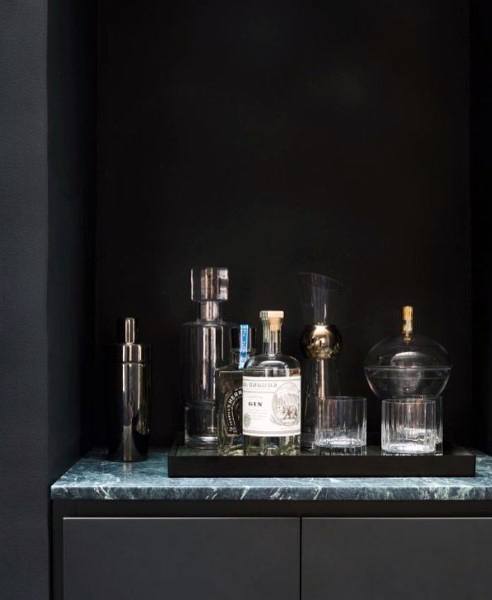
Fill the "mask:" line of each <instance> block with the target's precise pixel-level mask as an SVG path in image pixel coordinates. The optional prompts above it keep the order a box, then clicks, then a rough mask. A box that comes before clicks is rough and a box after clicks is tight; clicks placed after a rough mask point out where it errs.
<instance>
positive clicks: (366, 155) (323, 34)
mask: <svg viewBox="0 0 492 600" xmlns="http://www.w3.org/2000/svg"><path fill="white" fill-rule="evenodd" d="M100 7H101V10H100V21H99V32H100V54H99V84H100V85H99V131H98V140H99V156H98V160H99V180H98V211H97V246H96V247H97V250H96V252H97V275H96V303H95V306H96V341H97V344H98V346H99V349H101V348H102V346H103V345H104V344H105V343H107V342H109V341H111V340H112V339H113V338H114V323H115V321H116V319H117V317H120V316H125V315H135V316H137V317H140V322H141V337H142V339H143V340H144V341H146V342H149V343H151V344H152V347H153V425H152V432H153V433H152V436H153V442H154V443H158V444H160V443H165V442H169V441H171V439H172V436H173V433H174V432H175V430H176V429H177V428H179V427H180V426H181V420H182V409H181V407H180V405H179V400H178V377H177V368H178V338H179V329H180V324H181V323H182V322H184V321H186V320H189V319H190V318H194V316H195V311H196V307H194V306H193V305H192V303H191V302H190V300H189V296H190V289H189V287H190V286H189V269H190V267H191V266H193V265H196V264H199V265H200V264H201V265H220V266H228V267H229V269H230V281H231V285H230V297H231V300H230V302H229V303H228V304H227V305H226V306H225V307H224V312H225V315H226V317H228V318H230V319H231V320H234V321H250V322H256V320H257V315H258V311H259V310H260V309H262V308H283V309H285V311H286V319H285V326H284V331H285V336H284V339H285V343H284V348H285V350H286V351H287V352H288V353H292V354H295V355H299V347H298V338H299V335H300V331H301V328H302V325H303V323H302V318H301V314H300V309H299V305H298V297H297V281H296V273H297V271H299V270H312V271H318V272H321V273H327V274H330V275H332V276H335V277H337V278H339V279H341V280H342V281H343V282H344V283H345V285H346V290H345V293H344V294H343V296H342V298H341V299H340V302H339V303H338V306H337V307H336V309H335V310H334V313H333V316H332V320H333V321H334V322H335V323H336V324H337V325H339V327H340V329H341V332H342V335H343V337H344V342H345V348H344V351H343V357H342V382H343V387H344V391H345V393H357V394H367V395H370V392H369V390H368V387H367V385H366V383H365V381H364V376H363V372H362V364H363V360H364V357H365V355H366V353H367V351H368V350H369V348H370V347H371V346H372V345H373V344H374V343H375V342H377V341H378V340H379V339H380V338H382V337H384V336H387V335H392V334H397V333H398V331H399V329H400V307H401V306H402V305H403V304H407V303H410V304H413V305H414V306H415V312H416V328H417V329H418V331H420V332H421V333H424V334H426V335H428V336H431V337H433V338H435V339H437V340H439V341H440V342H441V343H442V344H443V345H444V346H445V347H446V348H448V350H449V352H450V355H451V358H452V361H453V364H454V371H453V374H452V378H451V382H450V385H449V388H448V391H447V392H446V398H445V404H446V411H445V415H446V437H447V438H448V439H450V438H451V437H452V436H453V435H456V437H457V438H458V439H459V440H460V441H463V442H465V443H466V442H470V441H471V439H472V413H473V410H474V398H473V396H472V394H471V383H472V382H471V366H472V357H471V255H470V252H471V247H470V243H471V242H470V202H469V164H468V163H469V140H468V132H469V128H468V126H469V20H468V3H467V2H463V1H429V0H420V1H419V0H413V1H411V2H401V1H400V0H394V1H378V2H367V1H366V0H348V1H346V2H343V3H340V2H319V3H311V2H305V1H303V0H288V1H286V2H282V3H278V2H273V1H268V0H261V1H253V2H240V1H233V2H231V1H226V0H221V1H211V2H206V3H204V2H198V1H197V2H190V1H186V2H173V3H171V2H150V1H149V2H138V3H137V2H134V1H127V0H118V1H112V0H106V1H103V2H102V3H101V5H100ZM369 412H370V417H369V421H370V429H372V430H374V431H375V430H377V429H378V428H379V414H378V403H377V402H376V401H375V400H373V401H372V403H371V405H370V411H369ZM92 414H93V415H94V418H93V419H92V423H93V426H94V431H93V434H92V438H93V441H95V442H96V443H102V442H104V411H103V398H102V396H101V395H99V396H96V397H95V398H94V405H93V407H92Z"/></svg>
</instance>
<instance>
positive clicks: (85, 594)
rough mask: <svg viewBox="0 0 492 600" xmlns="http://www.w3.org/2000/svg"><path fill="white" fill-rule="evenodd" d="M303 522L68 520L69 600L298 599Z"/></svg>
mask: <svg viewBox="0 0 492 600" xmlns="http://www.w3.org/2000/svg"><path fill="white" fill-rule="evenodd" d="M299 523H300V522H299V519H295V518H122V519H115V518H66V519H64V523H63V580H64V600H135V599H137V598H142V599H144V600H154V599H155V600H157V599H158V600H164V599H167V598H169V599H171V598H180V600H196V599H197V598H199V599H200V600H231V598H234V599H236V600H251V599H252V598H254V600H275V599H276V598H279V599H282V600H299V576H300V564H299V562H300V554H299V530H300V527H299Z"/></svg>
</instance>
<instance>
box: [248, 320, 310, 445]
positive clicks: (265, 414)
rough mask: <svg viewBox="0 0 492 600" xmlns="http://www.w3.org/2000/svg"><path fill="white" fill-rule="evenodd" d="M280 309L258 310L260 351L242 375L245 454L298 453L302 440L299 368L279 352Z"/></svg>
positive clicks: (293, 361)
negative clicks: (261, 340)
mask: <svg viewBox="0 0 492 600" xmlns="http://www.w3.org/2000/svg"><path fill="white" fill-rule="evenodd" d="M283 317H284V313H283V311H279V310H265V311H262V312H261V313H260V318H261V321H262V325H263V351H262V353H261V354H259V355H257V356H253V357H252V358H250V359H249V360H248V362H247V363H246V367H245V372H244V375H243V436H244V450H245V454H246V455H264V456H276V455H281V454H297V453H298V452H299V449H300V441H301V368H300V365H299V361H298V360H297V359H296V358H294V357H293V356H286V355H283V354H282V353H281V330H282V320H283Z"/></svg>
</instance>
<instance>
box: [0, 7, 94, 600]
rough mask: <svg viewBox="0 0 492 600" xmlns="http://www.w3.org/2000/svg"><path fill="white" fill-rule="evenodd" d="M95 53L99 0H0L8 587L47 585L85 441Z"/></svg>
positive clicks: (0, 563) (1, 550)
mask: <svg viewBox="0 0 492 600" xmlns="http://www.w3.org/2000/svg"><path fill="white" fill-rule="evenodd" d="M95 57H96V11H95V2H93V1H92V0H91V1H88V0H80V1H71V2H64V1H62V0H59V1H58V0H52V1H50V2H49V3H48V2H35V1H32V0H22V1H20V0H19V1H13V2H3V3H0V89H1V93H0V131H1V135H0V281H1V282H2V283H1V286H2V293H1V308H0V333H1V344H0V382H1V394H2V396H1V405H2V417H1V419H0V438H1V443H0V448H1V459H0V480H1V482H2V498H1V500H0V540H1V543H0V596H1V597H2V598H12V599H15V600H23V599H26V600H33V599H36V600H45V599H46V600H47V599H48V598H49V595H50V545H49V541H50V523H49V512H50V502H49V485H50V484H51V483H52V481H53V480H54V479H56V478H57V477H58V476H59V475H60V474H61V473H62V472H63V471H64V470H65V469H66V468H67V467H68V466H69V465H70V464H71V463H72V462H73V461H74V460H76V459H77V458H78V456H79V454H80V446H81V426H80V421H81V419H80V411H81V405H82V402H83V391H84V368H85V367H86V365H87V364H88V362H89V361H90V352H89V351H88V350H89V347H90V345H91V343H92V325H91V319H90V314H91V310H92V305H93V302H92V293H91V285H92V284H90V283H89V281H92V280H93V275H92V274H91V273H90V265H91V261H90V255H91V246H92V243H91V239H90V235H89V234H88V230H89V229H91V228H92V226H90V222H91V213H93V210H94V209H93V205H94V200H95V197H94V188H95V144H94V141H95V116H96V111H95V89H96V80H95V73H96V71H95V68H96V63H95ZM87 332H88V335H87Z"/></svg>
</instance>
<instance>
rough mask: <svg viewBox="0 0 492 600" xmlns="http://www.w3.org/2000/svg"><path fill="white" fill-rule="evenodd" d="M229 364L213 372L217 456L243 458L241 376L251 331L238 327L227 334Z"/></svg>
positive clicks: (252, 340)
mask: <svg viewBox="0 0 492 600" xmlns="http://www.w3.org/2000/svg"><path fill="white" fill-rule="evenodd" d="M231 346H232V353H231V363H230V364H229V365H227V366H225V367H221V368H220V369H217V374H216V380H217V381H216V384H217V433H218V450H219V454H224V455H240V454H243V427H242V419H243V414H242V410H243V372H244V370H243V369H244V365H245V363H246V362H247V361H248V359H249V358H250V356H251V355H253V354H254V353H255V348H254V346H255V330H254V329H252V328H251V327H250V326H249V325H240V327H234V328H233V329H232V330H231Z"/></svg>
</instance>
